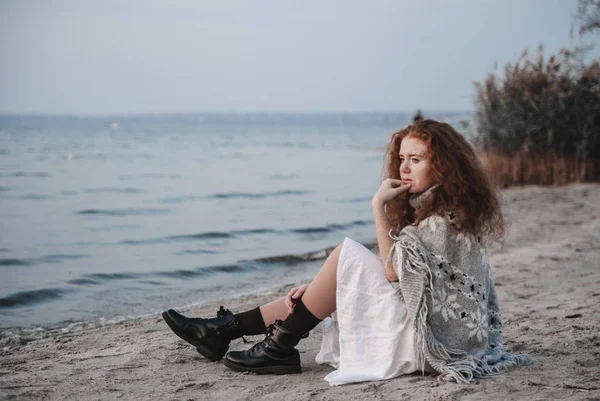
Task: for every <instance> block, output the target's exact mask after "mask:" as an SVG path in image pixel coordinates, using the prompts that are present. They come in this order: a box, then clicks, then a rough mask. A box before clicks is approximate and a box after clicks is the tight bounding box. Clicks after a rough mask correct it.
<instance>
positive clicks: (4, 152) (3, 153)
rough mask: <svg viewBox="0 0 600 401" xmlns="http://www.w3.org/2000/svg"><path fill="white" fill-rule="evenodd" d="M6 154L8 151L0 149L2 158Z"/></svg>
mask: <svg viewBox="0 0 600 401" xmlns="http://www.w3.org/2000/svg"><path fill="white" fill-rule="evenodd" d="M7 154H8V150H4V149H0V156H4V155H7Z"/></svg>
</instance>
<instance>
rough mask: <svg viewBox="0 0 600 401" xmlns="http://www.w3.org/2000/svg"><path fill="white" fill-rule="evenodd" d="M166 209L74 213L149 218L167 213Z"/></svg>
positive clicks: (105, 210)
mask: <svg viewBox="0 0 600 401" xmlns="http://www.w3.org/2000/svg"><path fill="white" fill-rule="evenodd" d="M168 212H169V210H168V209H135V208H130V209H85V210H80V211H78V212H76V213H77V214H84V215H99V216H110V217H122V216H150V215H157V214H164V213H168Z"/></svg>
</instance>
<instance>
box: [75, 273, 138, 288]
mask: <svg viewBox="0 0 600 401" xmlns="http://www.w3.org/2000/svg"><path fill="white" fill-rule="evenodd" d="M143 276H144V274H138V273H92V274H84V275H83V276H81V277H80V278H76V279H73V280H69V281H67V283H69V284H75V285H96V284H101V283H104V282H106V281H114V280H129V279H136V278H140V277H143Z"/></svg>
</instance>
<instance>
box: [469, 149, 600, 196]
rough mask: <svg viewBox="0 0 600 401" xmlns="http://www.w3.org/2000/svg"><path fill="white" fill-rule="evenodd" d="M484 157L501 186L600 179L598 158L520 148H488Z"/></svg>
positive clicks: (487, 167) (494, 178)
mask: <svg viewBox="0 0 600 401" xmlns="http://www.w3.org/2000/svg"><path fill="white" fill-rule="evenodd" d="M480 156H481V160H482V162H483V165H484V167H485V168H486V170H487V171H488V173H489V175H490V177H491V179H492V181H493V183H494V184H495V185H496V186H498V187H500V188H507V187H511V186H518V185H531V184H535V185H564V184H568V183H570V182H586V181H587V182H589V181H599V180H600V162H599V161H590V160H587V161H585V160H584V161H576V160H575V159H573V158H568V157H564V156H563V157H561V156H557V155H556V154H555V153H554V152H553V151H551V150H549V151H547V152H545V153H544V154H542V155H540V154H534V153H531V152H527V151H520V152H518V153H516V154H514V155H504V154H502V153H498V152H493V151H487V152H483V153H481V155H480Z"/></svg>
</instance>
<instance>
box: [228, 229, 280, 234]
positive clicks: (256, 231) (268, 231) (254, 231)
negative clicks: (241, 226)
mask: <svg viewBox="0 0 600 401" xmlns="http://www.w3.org/2000/svg"><path fill="white" fill-rule="evenodd" d="M232 232H233V233H234V234H239V235H245V234H272V233H276V232H277V230H273V229H270V228H255V229H251V230H236V231H232Z"/></svg>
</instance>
